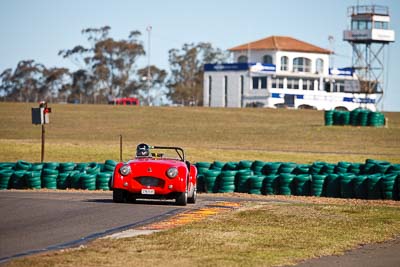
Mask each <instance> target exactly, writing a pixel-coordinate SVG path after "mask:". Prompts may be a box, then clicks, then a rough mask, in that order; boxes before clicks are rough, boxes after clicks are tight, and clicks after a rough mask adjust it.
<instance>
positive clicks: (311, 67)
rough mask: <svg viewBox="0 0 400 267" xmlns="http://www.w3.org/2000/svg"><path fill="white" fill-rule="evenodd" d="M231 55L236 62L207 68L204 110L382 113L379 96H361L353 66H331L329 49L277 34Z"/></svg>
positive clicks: (239, 49)
mask: <svg viewBox="0 0 400 267" xmlns="http://www.w3.org/2000/svg"><path fill="white" fill-rule="evenodd" d="M229 51H230V52H232V54H233V61H234V62H235V63H226V64H205V66H204V88H203V97H204V99H203V102H204V106H210V107H239V108H240V107H246V106H263V107H270V108H275V107H280V106H286V107H291V108H316V109H319V110H330V109H335V108H342V109H347V110H353V109H355V108H358V107H364V108H368V109H370V110H373V111H375V110H376V108H375V102H376V99H377V94H376V93H374V94H364V93H363V94H361V93H359V91H360V87H359V82H358V79H357V77H356V75H355V73H354V71H353V69H352V68H341V69H330V68H329V66H330V65H329V64H330V63H329V58H330V55H331V53H332V52H331V51H329V50H326V49H324V48H320V47H317V46H315V45H312V44H309V43H306V42H303V41H300V40H297V39H294V38H291V37H286V36H271V37H268V38H265V39H262V40H258V41H255V42H251V43H247V44H243V45H239V46H236V47H233V48H231V49H229Z"/></svg>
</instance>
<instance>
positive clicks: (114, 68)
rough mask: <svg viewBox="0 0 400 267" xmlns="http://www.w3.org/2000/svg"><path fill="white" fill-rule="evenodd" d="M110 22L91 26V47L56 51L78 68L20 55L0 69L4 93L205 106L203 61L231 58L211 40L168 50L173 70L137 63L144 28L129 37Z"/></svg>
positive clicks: (23, 97) (27, 98)
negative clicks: (119, 37)
mask: <svg viewBox="0 0 400 267" xmlns="http://www.w3.org/2000/svg"><path fill="white" fill-rule="evenodd" d="M110 31H111V27H109V26H104V27H101V28H87V29H83V30H82V34H83V35H84V36H85V37H86V38H87V40H88V44H89V45H88V46H87V47H85V46H83V45H76V46H75V47H73V48H71V49H63V50H60V51H59V53H58V55H59V56H61V57H63V58H66V59H69V60H71V61H72V62H73V63H74V64H75V65H76V66H77V69H76V70H70V69H68V68H63V67H52V68H47V67H46V66H45V65H43V64H41V63H38V62H35V61H34V60H21V61H20V62H19V63H18V64H17V66H16V68H15V69H12V68H9V69H6V70H4V71H3V72H1V73H0V98H1V99H2V100H3V101H16V102H38V101H41V100H45V101H48V102H53V103H54V102H68V103H107V102H109V101H111V100H112V99H114V98H118V97H129V96H136V97H138V98H139V99H140V100H141V101H142V103H143V102H144V103H147V104H151V103H154V101H156V100H157V99H160V98H164V99H167V100H168V101H169V102H172V103H175V104H180V105H202V102H203V96H202V95H203V65H204V64H206V63H218V62H223V61H225V60H226V59H227V54H226V53H225V52H223V51H222V50H221V49H218V48H214V47H213V46H212V45H211V44H210V43H205V42H200V43H197V44H194V43H190V44H187V43H185V44H183V46H182V47H181V48H179V49H176V48H174V49H170V50H169V52H168V53H169V58H168V60H169V64H170V72H169V73H168V72H167V71H166V70H163V69H160V68H158V67H157V66H155V65H150V66H144V67H143V68H139V67H137V61H138V59H139V58H140V57H144V56H146V51H145V49H144V46H143V42H142V41H141V40H140V36H141V32H140V31H131V32H130V33H129V35H128V38H126V39H122V40H115V39H114V38H112V37H110Z"/></svg>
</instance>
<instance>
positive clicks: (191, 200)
mask: <svg viewBox="0 0 400 267" xmlns="http://www.w3.org/2000/svg"><path fill="white" fill-rule="evenodd" d="M196 199H197V189H196V185H195V186H194V189H193V193H192V196H191V197H189V198H188V200H187V202H188V203H190V204H195V203H196Z"/></svg>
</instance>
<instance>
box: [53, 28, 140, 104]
mask: <svg viewBox="0 0 400 267" xmlns="http://www.w3.org/2000/svg"><path fill="white" fill-rule="evenodd" d="M110 30H111V28H110V27H109V26H104V27H101V28H88V29H84V30H82V34H84V35H86V36H87V40H88V42H89V43H90V44H91V45H90V47H84V46H82V45H77V46H75V47H74V48H72V49H68V50H61V51H60V52H59V55H61V56H63V57H64V58H70V59H71V60H72V61H73V62H75V63H76V64H77V66H78V68H79V69H78V70H77V71H75V72H74V75H73V77H74V78H73V83H72V88H73V89H72V91H73V92H74V94H77V93H82V89H83V88H82V86H85V87H88V86H89V87H90V88H85V92H83V93H85V94H89V95H88V96H89V97H90V96H93V95H96V94H97V95H99V94H100V95H102V96H104V95H109V96H114V97H115V96H122V95H123V94H124V93H126V92H127V90H128V89H127V88H129V90H128V91H130V92H131V93H134V92H136V90H138V88H136V87H135V86H132V83H135V80H137V79H138V77H137V75H136V65H135V63H136V61H137V59H138V58H139V57H140V56H143V55H144V54H145V51H144V48H143V44H142V43H141V42H140V41H139V39H138V37H139V36H140V35H141V33H140V32H139V31H132V32H130V34H129V36H128V39H126V40H115V39H113V38H111V37H109V32H110ZM136 83H137V82H136Z"/></svg>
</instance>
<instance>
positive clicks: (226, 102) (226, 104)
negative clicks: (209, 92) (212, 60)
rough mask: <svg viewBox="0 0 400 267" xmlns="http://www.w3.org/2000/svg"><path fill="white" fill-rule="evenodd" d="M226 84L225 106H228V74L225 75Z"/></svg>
mask: <svg viewBox="0 0 400 267" xmlns="http://www.w3.org/2000/svg"><path fill="white" fill-rule="evenodd" d="M224 84H225V107H227V106H228V76H224Z"/></svg>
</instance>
